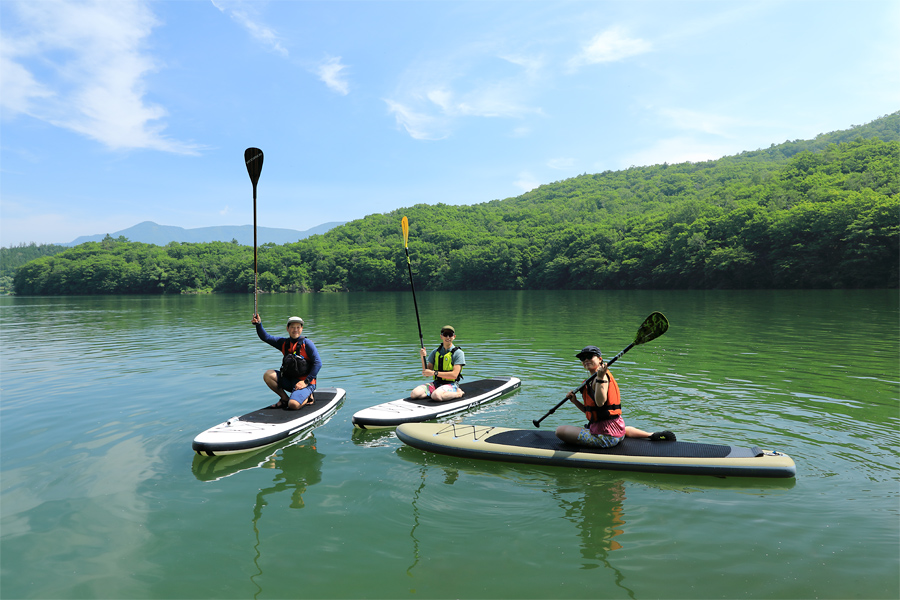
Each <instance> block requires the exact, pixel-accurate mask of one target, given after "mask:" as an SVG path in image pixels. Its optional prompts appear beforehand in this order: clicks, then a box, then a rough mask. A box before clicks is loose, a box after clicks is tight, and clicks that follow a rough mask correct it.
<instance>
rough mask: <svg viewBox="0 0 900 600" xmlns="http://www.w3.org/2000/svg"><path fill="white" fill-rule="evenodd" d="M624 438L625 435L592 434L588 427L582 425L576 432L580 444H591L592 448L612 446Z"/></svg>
mask: <svg viewBox="0 0 900 600" xmlns="http://www.w3.org/2000/svg"><path fill="white" fill-rule="evenodd" d="M624 439H625V436H622V437H616V436H614V435H594V434H593V433H591V430H590V428H588V427H582V428H581V431H579V432H578V443H579V444H581V445H582V446H591V447H592V448H612V447H613V446H615V445H616V444H618V443H619V442H621V441H622V440H624Z"/></svg>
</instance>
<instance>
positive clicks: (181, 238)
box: [63, 221, 343, 246]
mask: <svg viewBox="0 0 900 600" xmlns="http://www.w3.org/2000/svg"><path fill="white" fill-rule="evenodd" d="M338 225H343V222H338V221H334V222H331V223H322V224H321V225H316V226H315V227H311V228H309V229H306V230H304V231H298V230H296V229H281V228H277V227H257V228H256V237H257V240H258V243H260V244H268V243H273V244H290V243H292V242H296V241H297V240H302V239H303V238H308V237H309V236H311V235H316V234H317V233H325V232H326V231H328V230H329V229H331V228H333V227H337V226H338ZM107 235H108V236H110V237H114V238H118V237H120V236H124V237H126V238H128V239H129V240H131V241H132V242H144V243H145V244H156V245H157V246H165V245H166V244H168V243H169V242H189V243H203V242H229V241H231V240H237V242H238V243H239V244H244V245H247V246H252V245H253V225H218V226H215V227H197V228H194V229H184V228H183V227H175V226H173V225H158V224H156V223H154V222H153V221H144V222H143V223H138V224H137V225H134V226H133V227H129V228H128V229H122V230H121V231H116V232H114V233H107V234H106V235H102V234H101V235H83V236H81V237H79V238H77V239H75V241H74V242H71V243H69V244H63V245H64V246H77V245H78V244H83V243H85V242H100V241H102V240H103V238H105V237H106V236H107Z"/></svg>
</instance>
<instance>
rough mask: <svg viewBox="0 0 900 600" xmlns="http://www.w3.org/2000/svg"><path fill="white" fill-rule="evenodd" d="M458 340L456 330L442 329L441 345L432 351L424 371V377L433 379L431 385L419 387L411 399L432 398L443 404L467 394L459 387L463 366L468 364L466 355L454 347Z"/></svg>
mask: <svg viewBox="0 0 900 600" xmlns="http://www.w3.org/2000/svg"><path fill="white" fill-rule="evenodd" d="M455 339H456V330H455V329H453V327H451V326H450V325H444V326H443V327H441V345H440V346H438V347H437V348H435V349H434V350H432V351H431V354H429V355H428V358H427V360H425V362H426V363H427V365H426V366H425V367H424V368H423V369H422V375H423V376H424V377H431V378H433V381H432V382H431V383H427V384H422V385H420V386H417V387H416V388H415V389H414V390H413V391H412V392H411V393H410V395H409V397H410V398H425V397H426V396H431V399H432V400H436V401H437V402H443V401H445V400H455V399H456V398H459V397H461V396H462V395H463V394H464V393H465V392H463V390H462V389H461V388H460V387H459V380H460V379H462V375H461V374H460V373H461V372H462V368H463V365H465V364H466V355H465V353H464V352H463V351H462V348H460V347H459V346H454V345H453V340H455ZM421 351H422V358H423V359H425V348H421Z"/></svg>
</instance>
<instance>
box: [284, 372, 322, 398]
mask: <svg viewBox="0 0 900 600" xmlns="http://www.w3.org/2000/svg"><path fill="white" fill-rule="evenodd" d="M275 375H276V376H277V377H278V387H280V388H281V389H283V390H284V391H286V392H287V393H288V396H290V397H291V400H296V401H297V402H299V403H300V404H303V403H304V402H305V401H306V399H307V398H309V395H310V394H312V393H313V391H314V390H315V389H316V384H314V383H310V384H308V385H307V386H306V387H305V388H303V389H302V390H295V389H294V386H295V385H297V384H298V383H300V380H299V379H287V378H285V377H282V376H281V371H275Z"/></svg>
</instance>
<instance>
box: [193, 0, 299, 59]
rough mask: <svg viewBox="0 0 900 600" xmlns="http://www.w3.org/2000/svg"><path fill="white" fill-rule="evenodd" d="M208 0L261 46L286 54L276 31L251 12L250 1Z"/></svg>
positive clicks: (251, 5)
mask: <svg viewBox="0 0 900 600" xmlns="http://www.w3.org/2000/svg"><path fill="white" fill-rule="evenodd" d="M210 1H211V2H212V4H213V6H215V7H216V8H218V9H219V10H220V11H221V12H222V13H224V14H227V15H228V16H229V17H231V19H232V20H233V21H234V22H235V23H237V24H238V25H240V26H241V27H243V28H244V29H246V30H247V32H248V33H249V34H250V36H251V37H252V38H253V39H255V40H256V41H258V42H259V43H261V44H262V45H263V46H265V47H267V48H268V49H269V50H271V51H273V52H276V53H278V54H280V55H282V56H287V55H288V51H287V49H286V48H285V47H284V46H282V45H281V38H280V36H279V35H278V33H277V32H276V31H275V30H274V29H272V28H271V27H268V26H267V25H264V24H263V23H262V21H261V20H260V19H259V17H258V16H257V15H255V14H253V11H254V8H255V7H254V5H253V3H252V2H243V1H241V0H210Z"/></svg>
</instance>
